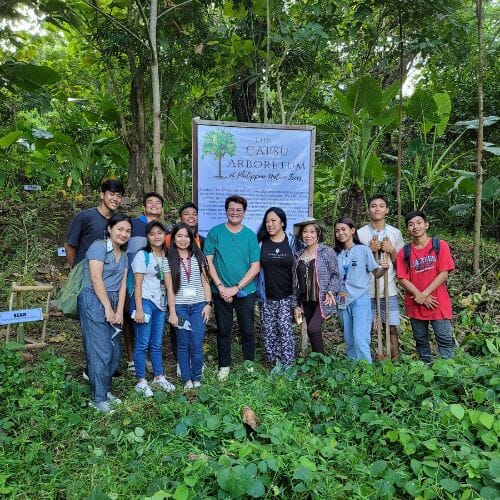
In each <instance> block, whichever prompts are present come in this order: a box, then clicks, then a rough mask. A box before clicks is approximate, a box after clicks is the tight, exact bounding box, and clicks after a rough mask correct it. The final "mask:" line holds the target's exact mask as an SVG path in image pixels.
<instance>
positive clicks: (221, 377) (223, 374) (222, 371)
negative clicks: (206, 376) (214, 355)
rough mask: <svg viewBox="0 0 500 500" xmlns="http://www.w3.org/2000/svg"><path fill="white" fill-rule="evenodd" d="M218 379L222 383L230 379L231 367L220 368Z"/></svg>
mask: <svg viewBox="0 0 500 500" xmlns="http://www.w3.org/2000/svg"><path fill="white" fill-rule="evenodd" d="M217 377H218V378H219V380H220V381H221V382H224V380H226V379H227V377H229V366H221V367H220V368H219V373H218V374H217Z"/></svg>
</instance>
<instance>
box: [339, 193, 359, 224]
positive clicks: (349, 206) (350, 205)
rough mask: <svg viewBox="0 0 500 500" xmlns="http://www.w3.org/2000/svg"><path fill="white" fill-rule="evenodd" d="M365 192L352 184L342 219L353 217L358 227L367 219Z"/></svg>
mask: <svg viewBox="0 0 500 500" xmlns="http://www.w3.org/2000/svg"><path fill="white" fill-rule="evenodd" d="M364 206H365V192H364V190H363V189H362V188H360V187H359V186H358V185H357V184H351V186H350V187H349V190H348V191H347V194H346V203H345V207H344V211H343V213H341V214H340V216H341V217H351V218H352V220H353V221H354V224H355V225H356V227H358V226H359V225H360V224H361V223H362V222H364V219H365V208H364Z"/></svg>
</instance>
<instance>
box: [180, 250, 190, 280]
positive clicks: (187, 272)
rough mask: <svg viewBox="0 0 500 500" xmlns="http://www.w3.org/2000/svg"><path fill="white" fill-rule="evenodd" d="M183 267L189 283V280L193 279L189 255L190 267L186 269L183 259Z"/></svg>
mask: <svg viewBox="0 0 500 500" xmlns="http://www.w3.org/2000/svg"><path fill="white" fill-rule="evenodd" d="M181 266H182V268H183V269H184V272H185V273H186V279H187V282H188V283H189V280H190V278H191V256H190V255H189V254H188V267H187V268H186V265H185V264H184V261H183V260H182V259H181Z"/></svg>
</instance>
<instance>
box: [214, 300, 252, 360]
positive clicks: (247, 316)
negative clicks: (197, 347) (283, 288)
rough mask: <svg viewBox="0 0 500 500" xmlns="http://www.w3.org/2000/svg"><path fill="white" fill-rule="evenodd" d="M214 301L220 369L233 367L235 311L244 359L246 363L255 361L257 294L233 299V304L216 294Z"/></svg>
mask: <svg viewBox="0 0 500 500" xmlns="http://www.w3.org/2000/svg"><path fill="white" fill-rule="evenodd" d="M213 299H214V306H215V321H216V323H217V351H218V356H219V367H222V366H231V333H232V330H233V310H235V311H236V319H237V321H238V328H239V332H240V338H241V348H242V350H243V359H244V360H245V361H246V360H250V361H253V360H254V359H255V335H254V331H253V317H254V309H255V293H251V294H249V295H247V296H246V297H241V298H237V297H233V301H232V302H231V303H227V302H226V301H225V300H224V299H223V298H221V296H220V295H219V294H218V293H216V294H214V296H213Z"/></svg>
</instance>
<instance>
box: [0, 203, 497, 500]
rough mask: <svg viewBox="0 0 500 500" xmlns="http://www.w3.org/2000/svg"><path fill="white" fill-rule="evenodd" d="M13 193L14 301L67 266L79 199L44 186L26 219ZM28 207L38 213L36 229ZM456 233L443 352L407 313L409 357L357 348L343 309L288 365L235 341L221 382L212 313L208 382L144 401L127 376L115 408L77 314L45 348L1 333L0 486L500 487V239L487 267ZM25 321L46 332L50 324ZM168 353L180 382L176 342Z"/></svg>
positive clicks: (315, 490)
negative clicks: (246, 355)
mask: <svg viewBox="0 0 500 500" xmlns="http://www.w3.org/2000/svg"><path fill="white" fill-rule="evenodd" d="M0 208H1V212H2V214H4V213H8V214H9V215H8V217H7V219H8V220H13V221H16V223H15V224H11V225H9V226H4V228H3V229H2V235H1V238H0V250H1V253H2V258H1V265H0V288H1V292H0V304H1V308H2V309H5V305H6V298H7V292H8V284H9V283H10V282H12V281H14V280H19V281H23V282H33V281H35V280H42V281H43V280H54V279H55V280H57V279H58V277H59V275H60V273H62V272H63V271H64V269H63V266H61V262H60V261H58V260H57V258H56V257H55V256H54V253H55V247H56V246H57V244H60V243H62V237H63V236H62V235H63V234H64V231H63V230H62V229H61V227H63V226H64V222H65V217H64V213H65V212H67V210H68V207H66V209H65V210H62V209H61V208H58V210H55V211H52V210H49V209H48V208H47V206H46V205H44V204H43V203H41V202H40V203H39V205H38V206H29V207H28V208H27V209H26V207H25V210H24V214H25V216H24V218H23V219H22V218H21V216H20V214H18V215H16V213H17V212H18V211H19V208H18V207H16V206H14V205H9V206H8V207H7V208H5V207H0ZM30 218H31V219H30ZM7 219H6V220H7ZM21 219H22V220H21ZM30 220H33V221H35V220H36V221H37V224H36V225H33V226H31V231H30V232H28V227H30V226H29V221H30ZM0 222H1V221H0ZM440 234H441V233H440ZM16 237H17V240H16ZM447 239H449V240H450V241H451V244H452V249H453V251H454V258H455V261H456V264H457V267H458V271H457V272H455V273H454V274H453V275H452V277H451V278H450V281H449V287H450V292H451V295H452V297H453V301H454V308H455V316H456V317H455V322H454V330H455V333H456V337H457V339H458V342H459V343H460V344H461V348H460V349H459V350H458V352H457V354H458V355H457V358H456V359H455V360H453V361H437V362H436V363H435V364H434V365H433V366H431V367H429V366H424V365H423V364H422V363H420V362H419V361H417V360H416V359H415V353H414V346H413V341H412V338H411V333H410V331H409V327H408V324H407V322H406V321H405V322H404V323H403V325H402V328H401V344H402V353H403V355H402V358H401V360H400V361H399V362H398V363H395V364H393V363H391V362H380V363H375V364H374V365H373V366H369V365H365V364H359V365H354V364H351V363H349V362H347V361H346V360H345V359H344V345H343V343H342V339H341V336H340V333H339V330H338V326H337V324H336V321H335V320H331V321H329V322H328V323H327V324H326V325H325V335H326V354H327V355H326V356H325V357H321V356H320V357H318V356H312V357H305V358H301V359H300V360H299V361H298V363H297V365H296V366H295V367H294V368H293V370H292V371H291V372H289V373H287V374H285V375H283V376H279V377H276V376H271V375H270V374H269V372H268V370H267V369H265V368H264V367H262V366H261V364H260V362H257V363H256V365H255V367H254V370H253V371H249V370H247V368H248V367H246V366H244V365H243V364H242V363H241V359H240V357H239V353H240V349H239V346H238V345H235V346H234V352H235V354H236V356H235V358H236V359H235V369H234V370H233V371H232V373H231V376H230V379H229V380H228V381H227V382H226V383H224V384H221V383H220V382H218V381H217V379H216V352H215V339H214V334H215V333H214V329H213V327H212V328H210V329H209V332H208V335H207V342H206V346H207V349H206V360H207V363H206V364H207V368H206V371H205V374H204V383H203V386H202V388H201V390H199V391H198V392H189V393H183V392H182V391H181V390H180V389H179V390H177V391H176V392H175V393H174V394H156V395H155V398H153V399H152V400H149V401H144V400H143V399H141V398H140V397H139V396H138V395H137V394H136V393H134V391H133V385H134V380H133V379H132V378H131V377H129V376H124V377H121V378H119V379H117V380H116V381H115V383H114V388H113V390H114V392H116V393H117V394H118V395H119V396H120V397H122V398H123V399H124V403H123V405H122V406H121V407H120V409H119V410H118V411H117V412H116V413H115V414H113V415H110V416H107V417H105V416H101V415H99V414H96V413H95V411H94V410H92V409H91V408H88V407H87V401H88V398H89V391H88V387H87V385H86V384H85V383H84V382H83V380H82V379H81V377H80V374H81V370H82V367H83V357H82V353H81V339H80V334H79V329H78V326H77V324H76V323H75V322H74V321H72V320H68V319H66V318H62V317H60V316H54V317H51V318H50V320H49V323H48V332H49V335H48V341H49V347H48V348H47V349H45V350H44V351H42V352H33V354H30V353H23V355H21V354H20V353H19V351H17V350H16V346H15V345H7V346H4V345H3V344H0V345H1V347H0V495H2V496H4V497H6V498H75V499H80V498H93V499H97V498H99V499H100V498H155V499H160V498H175V499H188V498H200V499H201V498H240V497H256V498H259V497H266V498H269V497H279V498H322V499H323V498H345V497H348V498H461V499H464V500H466V499H469V498H499V497H500V487H499V485H500V458H499V447H498V437H499V435H500V419H499V415H500V405H499V394H500V376H499V373H500V370H499V368H500V367H499V364H500V356H499V349H500V338H499V329H498V323H499V321H498V320H499V314H500V312H499V311H500V308H499V302H500V293H499V288H498V274H497V268H498V242H493V241H485V242H484V243H483V259H484V260H483V269H485V271H484V273H483V274H482V275H481V276H480V277H479V278H477V277H473V276H472V275H471V274H470V273H469V272H468V268H469V263H470V262H469V261H470V255H471V241H470V238H468V237H466V236H456V235H455V236H452V237H451V238H447ZM35 302H36V301H35V297H27V302H26V304H27V305H30V304H35ZM2 333H4V331H0V337H1V336H2ZM26 334H27V335H28V336H29V335H31V336H32V337H34V338H36V336H37V335H38V334H39V325H38V324H32V325H27V326H26ZM259 353H260V350H259ZM165 359H166V363H167V365H166V366H167V371H168V374H169V376H170V377H171V378H172V379H173V380H174V382H177V380H175V379H174V378H173V377H174V364H173V358H172V356H171V353H169V352H168V348H166V352H165ZM244 406H249V407H251V408H252V409H253V410H254V411H255V412H256V414H257V416H258V417H259V419H260V425H259V426H258V427H257V428H256V429H255V430H251V429H249V428H248V427H246V426H245V425H244V423H243V421H242V410H243V407H244Z"/></svg>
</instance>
